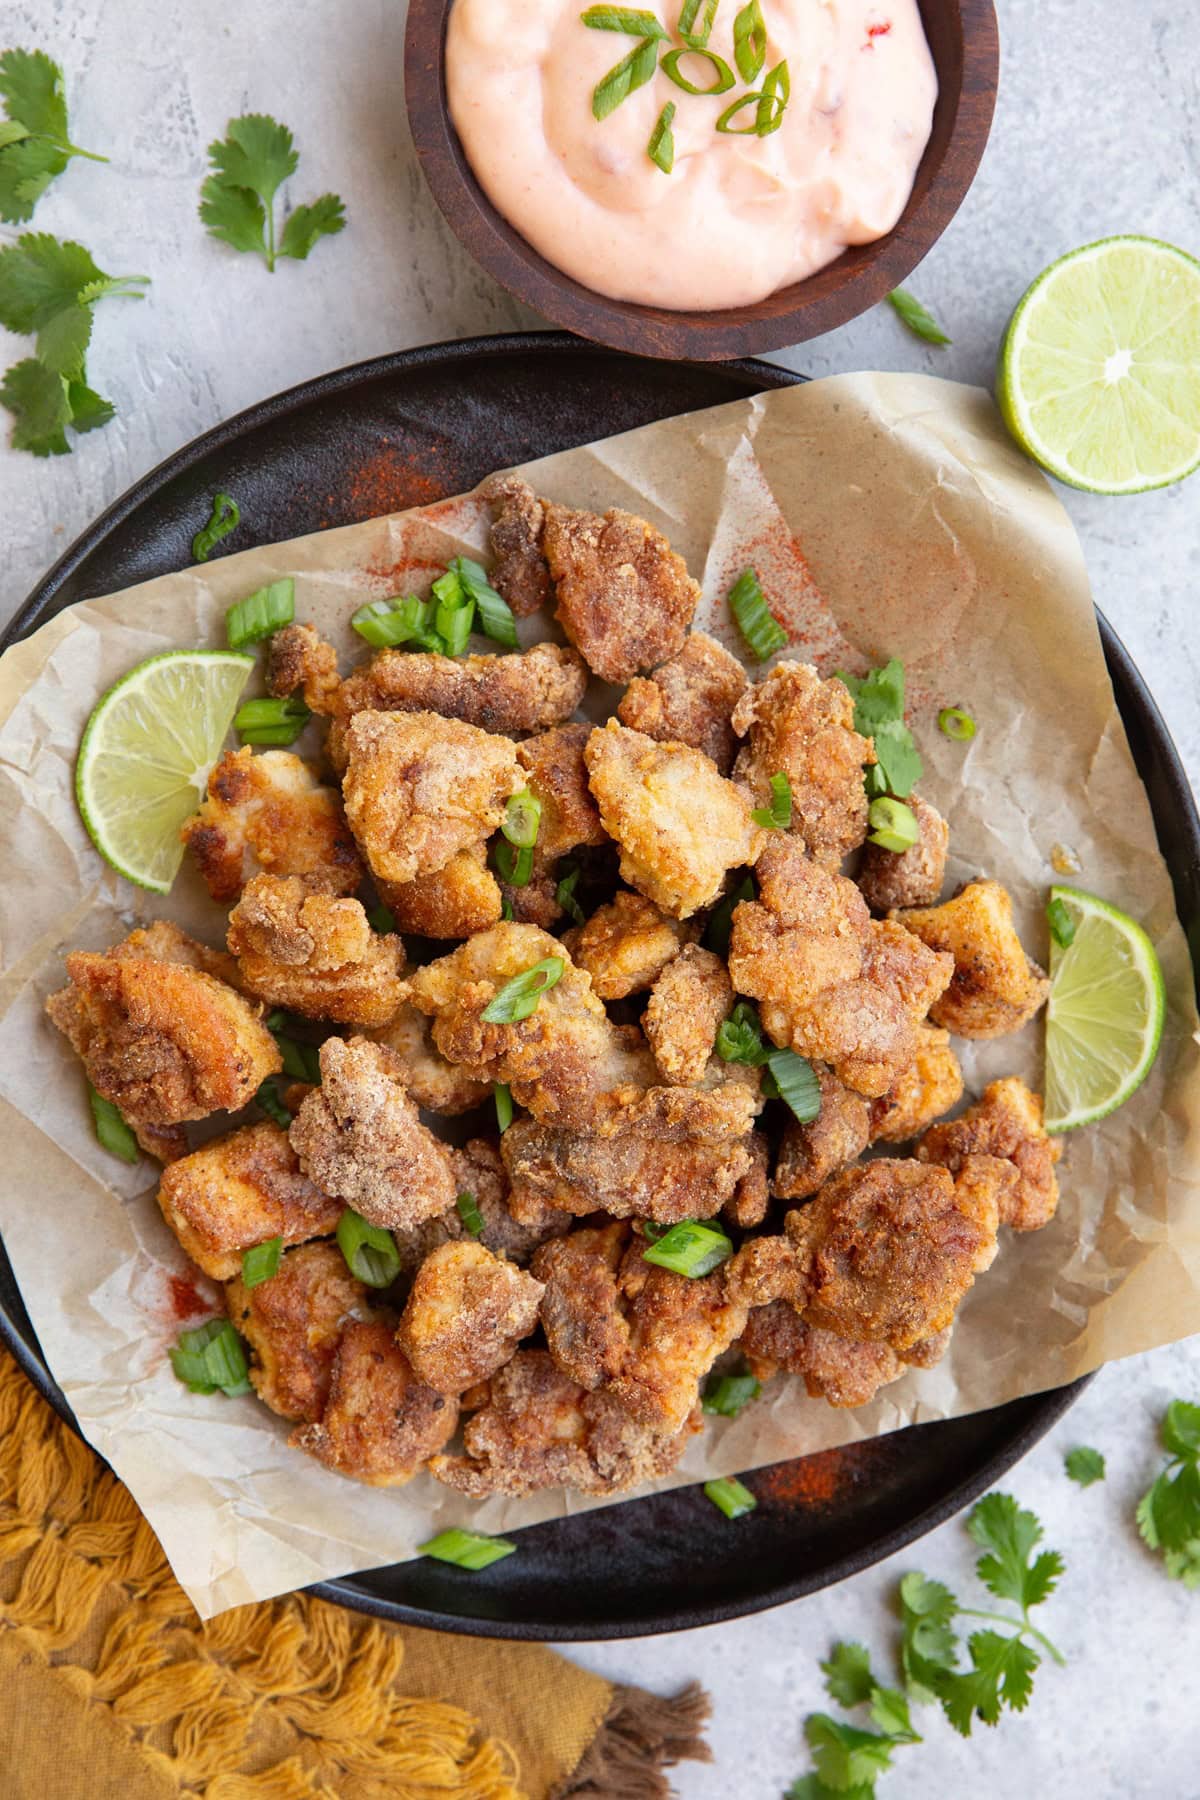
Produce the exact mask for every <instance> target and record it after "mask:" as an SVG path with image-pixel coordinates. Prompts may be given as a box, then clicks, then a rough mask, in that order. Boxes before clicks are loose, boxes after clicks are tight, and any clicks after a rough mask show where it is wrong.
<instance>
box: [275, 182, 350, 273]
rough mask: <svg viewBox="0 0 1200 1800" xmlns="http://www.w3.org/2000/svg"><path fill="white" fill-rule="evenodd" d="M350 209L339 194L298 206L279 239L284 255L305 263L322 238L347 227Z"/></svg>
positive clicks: (282, 254) (323, 196)
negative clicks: (305, 259) (345, 205)
mask: <svg viewBox="0 0 1200 1800" xmlns="http://www.w3.org/2000/svg"><path fill="white" fill-rule="evenodd" d="M345 224H346V209H345V207H344V206H343V205H342V202H341V199H340V198H339V196H338V195H337V194H322V195H321V197H320V199H319V200H314V201H313V203H312V205H311V206H297V207H295V208H293V210H292V211H291V212H290V213H289V214H288V216H287V220H286V222H285V224H284V227H283V236H282V237H281V238H280V240H279V254H280V256H294V257H295V258H296V259H297V261H299V262H303V260H304V258H305V257H306V256H307V255H308V253H309V251H310V250H311V249H312V247H313V245H314V244H315V243H316V241H317V239H318V238H322V237H334V236H336V234H337V233H338V232H339V231H342V230H344V228H345Z"/></svg>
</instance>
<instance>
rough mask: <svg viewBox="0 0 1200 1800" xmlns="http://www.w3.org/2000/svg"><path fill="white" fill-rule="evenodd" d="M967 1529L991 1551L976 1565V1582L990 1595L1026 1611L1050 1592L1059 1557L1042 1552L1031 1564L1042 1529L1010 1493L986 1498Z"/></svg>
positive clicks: (1058, 1571) (1059, 1569)
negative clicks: (1032, 1553) (1011, 1601)
mask: <svg viewBox="0 0 1200 1800" xmlns="http://www.w3.org/2000/svg"><path fill="white" fill-rule="evenodd" d="M967 1530H968V1531H969V1532H970V1534H971V1536H972V1537H973V1538H974V1539H975V1542H976V1543H977V1544H980V1545H982V1546H983V1547H984V1548H985V1549H986V1550H989V1551H990V1554H989V1555H987V1556H981V1557H980V1559H979V1561H978V1563H977V1564H976V1565H975V1566H976V1569H977V1571H978V1574H979V1579H980V1580H981V1581H982V1582H983V1584H984V1586H985V1587H987V1588H990V1589H991V1591H992V1593H993V1594H997V1595H999V1597H1000V1599H1002V1600H1015V1601H1016V1602H1017V1604H1018V1606H1020V1607H1021V1608H1022V1609H1023V1610H1026V1611H1027V1610H1028V1609H1029V1607H1031V1606H1037V1605H1038V1604H1039V1603H1040V1602H1041V1601H1042V1600H1044V1599H1045V1598H1046V1596H1047V1595H1048V1594H1050V1593H1052V1592H1053V1590H1054V1587H1055V1585H1056V1583H1057V1581H1058V1577H1059V1576H1060V1575H1061V1574H1062V1571H1063V1560H1062V1557H1061V1556H1060V1555H1059V1554H1058V1552H1057V1551H1056V1550H1045V1551H1043V1552H1042V1554H1041V1555H1040V1556H1038V1557H1037V1558H1036V1559H1035V1560H1034V1561H1033V1562H1032V1563H1031V1562H1030V1560H1029V1556H1030V1552H1031V1551H1032V1549H1033V1547H1034V1545H1035V1544H1037V1543H1038V1542H1039V1541H1040V1540H1041V1536H1042V1528H1041V1525H1040V1524H1039V1523H1038V1521H1037V1519H1036V1518H1035V1517H1034V1515H1033V1513H1031V1512H1024V1511H1022V1509H1021V1508H1020V1507H1019V1506H1018V1505H1017V1503H1016V1501H1015V1500H1014V1499H1013V1498H1012V1496H1011V1495H1010V1494H988V1495H986V1496H985V1497H984V1499H982V1500H981V1501H980V1502H979V1504H978V1506H976V1507H974V1508H973V1510H972V1512H971V1514H970V1516H969V1518H968V1519H967Z"/></svg>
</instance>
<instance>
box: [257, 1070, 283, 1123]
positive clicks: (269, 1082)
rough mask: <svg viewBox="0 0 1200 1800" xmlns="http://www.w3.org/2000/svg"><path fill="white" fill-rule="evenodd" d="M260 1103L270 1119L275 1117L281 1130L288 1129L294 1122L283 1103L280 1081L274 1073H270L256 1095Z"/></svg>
mask: <svg viewBox="0 0 1200 1800" xmlns="http://www.w3.org/2000/svg"><path fill="white" fill-rule="evenodd" d="M254 1098H255V1100H256V1101H257V1103H258V1105H259V1106H260V1107H261V1108H262V1110H263V1111H264V1112H265V1113H266V1115H267V1117H268V1119H274V1121H275V1123H276V1125H278V1126H279V1128H280V1130H281V1131H287V1130H288V1129H289V1127H290V1126H291V1123H292V1115H291V1113H290V1112H289V1111H288V1109H287V1107H286V1106H285V1105H284V1104H283V1101H282V1099H281V1098H280V1094H279V1082H278V1080H277V1078H276V1077H275V1076H274V1075H268V1076H267V1079H266V1080H265V1081H264V1082H263V1083H262V1086H261V1087H260V1088H259V1090H258V1092H257V1094H255V1096H254Z"/></svg>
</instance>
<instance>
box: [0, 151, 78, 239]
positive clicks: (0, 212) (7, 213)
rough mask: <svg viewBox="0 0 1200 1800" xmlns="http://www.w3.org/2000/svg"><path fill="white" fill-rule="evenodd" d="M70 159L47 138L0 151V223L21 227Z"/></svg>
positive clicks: (30, 216) (31, 215)
mask: <svg viewBox="0 0 1200 1800" xmlns="http://www.w3.org/2000/svg"><path fill="white" fill-rule="evenodd" d="M69 161H70V158H69V157H68V156H66V155H65V154H64V153H63V151H61V150H58V149H56V148H55V146H54V145H53V144H52V143H50V141H49V140H48V139H47V138H35V137H27V138H25V139H24V140H23V141H21V142H19V143H14V144H10V145H9V147H8V148H7V149H6V150H4V151H0V219H3V220H5V222H6V223H7V224H9V225H23V224H24V223H25V221H26V220H27V219H31V218H32V217H33V209H34V207H35V206H36V205H37V203H38V201H39V200H40V199H41V197H42V195H43V194H44V193H45V191H46V189H47V188H48V187H49V186H50V183H51V182H52V181H53V180H54V177H55V176H56V175H61V174H62V172H63V170H64V169H65V168H66V166H67V164H68V162H69Z"/></svg>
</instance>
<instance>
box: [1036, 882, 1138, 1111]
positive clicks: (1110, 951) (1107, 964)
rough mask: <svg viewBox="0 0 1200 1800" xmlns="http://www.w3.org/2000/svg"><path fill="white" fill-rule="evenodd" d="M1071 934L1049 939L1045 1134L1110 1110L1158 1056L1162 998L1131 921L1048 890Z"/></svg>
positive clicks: (1090, 901) (1087, 897) (1085, 899)
mask: <svg viewBox="0 0 1200 1800" xmlns="http://www.w3.org/2000/svg"><path fill="white" fill-rule="evenodd" d="M1050 898H1051V900H1052V901H1053V900H1061V901H1062V904H1063V905H1064V907H1065V908H1066V909H1067V913H1068V914H1069V916H1070V919H1071V923H1072V924H1073V925H1074V927H1075V935H1074V937H1073V938H1072V939H1071V942H1070V944H1068V945H1067V946H1066V947H1065V948H1064V947H1063V946H1062V945H1060V944H1059V943H1057V942H1056V941H1055V940H1054V939H1053V938H1051V943H1050V1004H1049V1007H1048V1008H1047V1011H1046V1130H1047V1131H1073V1130H1074V1129H1075V1127H1076V1126H1077V1125H1088V1124H1090V1123H1091V1121H1092V1120H1093V1119H1102V1118H1103V1117H1104V1115H1105V1114H1106V1113H1110V1112H1112V1111H1113V1110H1114V1109H1115V1108H1116V1107H1118V1106H1120V1105H1121V1104H1122V1103H1123V1102H1124V1101H1126V1100H1128V1098H1129V1096H1130V1094H1132V1093H1133V1092H1134V1091H1135V1089H1137V1088H1139V1087H1140V1086H1141V1085H1142V1082H1143V1081H1144V1080H1145V1079H1146V1076H1147V1075H1148V1074H1149V1072H1150V1066H1151V1064H1152V1063H1153V1061H1154V1058H1155V1057H1156V1056H1157V1055H1158V1046H1159V1041H1160V1039H1161V1038H1162V1028H1163V1012H1164V1010H1165V1005H1166V995H1165V992H1164V989H1163V978H1162V970H1161V969H1160V968H1159V965H1158V957H1157V956H1156V955H1155V953H1154V946H1153V944H1152V943H1151V942H1150V939H1149V938H1148V937H1147V936H1146V933H1145V932H1144V931H1143V930H1142V928H1141V926H1140V925H1139V924H1138V923H1137V921H1136V920H1135V919H1131V918H1129V916H1128V915H1127V914H1126V913H1123V912H1118V911H1117V909H1116V907H1115V906H1109V905H1108V903H1107V901H1104V900H1097V898H1096V896H1095V895H1094V894H1085V893H1083V892H1082V891H1081V890H1080V889H1079V888H1071V887H1052V888H1051V889H1050Z"/></svg>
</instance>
